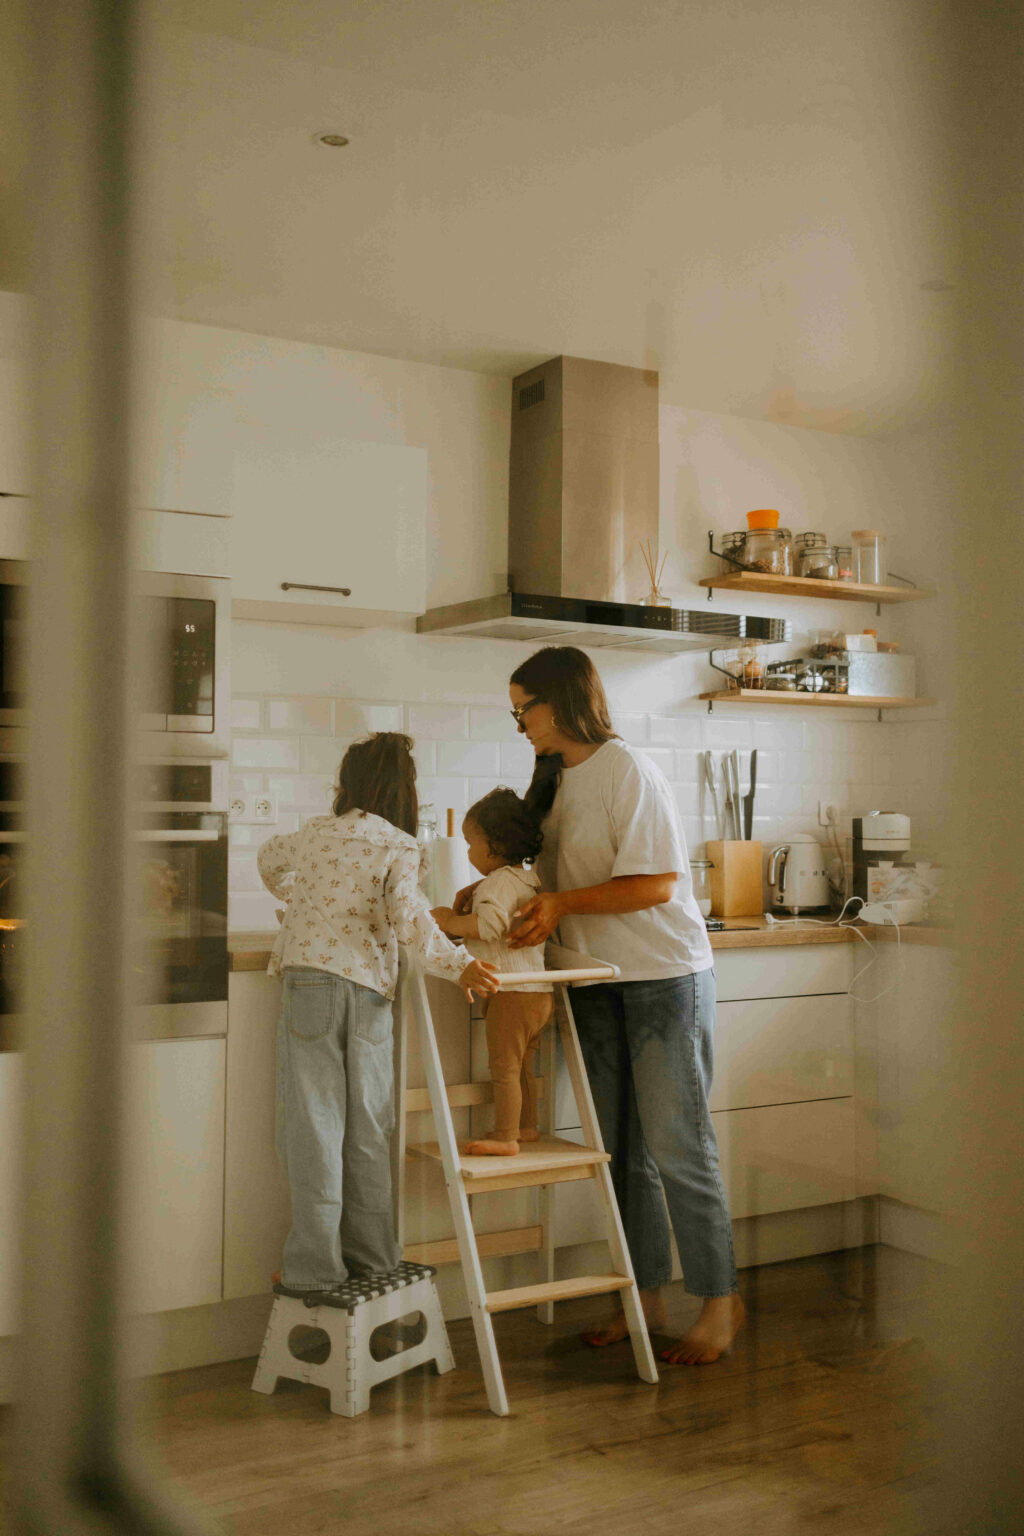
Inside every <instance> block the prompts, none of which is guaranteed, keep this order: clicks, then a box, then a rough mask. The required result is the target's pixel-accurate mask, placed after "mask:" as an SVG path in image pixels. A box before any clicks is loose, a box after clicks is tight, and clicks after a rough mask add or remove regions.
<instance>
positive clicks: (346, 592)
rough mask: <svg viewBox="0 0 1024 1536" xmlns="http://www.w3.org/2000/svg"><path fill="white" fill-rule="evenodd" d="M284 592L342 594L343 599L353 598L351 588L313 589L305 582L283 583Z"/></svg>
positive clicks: (282, 589)
mask: <svg viewBox="0 0 1024 1536" xmlns="http://www.w3.org/2000/svg"><path fill="white" fill-rule="evenodd" d="M281 591H282V592H293V591H294V592H340V593H341V595H342V597H351V596H352V588H351V587H311V586H309V584H308V583H307V582H305V581H282V583H281Z"/></svg>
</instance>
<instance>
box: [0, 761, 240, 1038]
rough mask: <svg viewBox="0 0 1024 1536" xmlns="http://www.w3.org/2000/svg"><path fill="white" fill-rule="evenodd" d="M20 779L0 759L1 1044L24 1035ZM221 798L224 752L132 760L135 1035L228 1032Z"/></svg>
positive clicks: (14, 767) (15, 764) (17, 764)
mask: <svg viewBox="0 0 1024 1536" xmlns="http://www.w3.org/2000/svg"><path fill="white" fill-rule="evenodd" d="M23 780H24V765H23V763H22V762H21V761H20V760H19V759H16V758H11V757H5V758H2V759H0V1050H8V1051H10V1050H20V1049H22V1048H23V1047H24V1043H25V1042H24V1038H23V1034H24V1030H23V1026H22V1018H21V1011H20V1005H21V998H20V990H21V989H20V981H21V970H22V963H23V943H24V938H25V933H24V916H25V913H24V905H23V901H24V879H23V871H22V869H21V860H22V858H23V856H24V853H25V850H26V842H25V838H26V832H25V825H24V783H23ZM227 804H228V764H227V762H226V761H224V760H219V761H212V762H211V761H203V760H193V761H191V762H189V761H186V760H183V759H181V758H178V759H172V758H167V759H164V760H163V761H151V762H146V763H144V764H142V765H141V766H140V768H139V792H138V800H137V809H136V825H135V835H134V845H135V853H136V857H135V878H136V879H137V880H138V882H139V889H140V895H139V900H138V902H137V906H136V910H135V911H134V912H133V917H134V920H135V930H134V943H133V948H132V951H131V961H130V965H131V978H130V979H131V996H132V1000H133V1003H134V1010H133V1026H134V1032H135V1033H136V1034H137V1035H139V1036H140V1037H142V1038H144V1039H172V1040H175V1039H182V1038H184V1037H186V1036H196V1035H223V1034H226V1033H227V1025H228V816H227ZM100 945H101V947H102V935H101V937H100Z"/></svg>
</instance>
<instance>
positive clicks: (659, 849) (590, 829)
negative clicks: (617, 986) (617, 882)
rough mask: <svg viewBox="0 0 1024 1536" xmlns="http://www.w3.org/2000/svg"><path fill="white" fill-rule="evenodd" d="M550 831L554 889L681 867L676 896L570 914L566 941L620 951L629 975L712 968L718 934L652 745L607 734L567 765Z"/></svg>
mask: <svg viewBox="0 0 1024 1536" xmlns="http://www.w3.org/2000/svg"><path fill="white" fill-rule="evenodd" d="M543 832H544V847H543V848H542V850H541V853H540V857H539V859H538V861H537V869H538V871H539V873H540V877H541V884H542V885H543V887H544V889H545V890H549V891H552V890H553V891H570V890H577V889H578V888H579V887H581V886H589V885H603V884H604V882H605V881H606V880H612V879H614V878H615V877H616V876H617V875H663V874H668V873H670V872H671V871H672V870H675V871H676V875H677V879H676V884H675V889H674V891H673V894H672V899H671V901H667V902H665V903H663V904H662V905H661V906H657V907H647V908H645V910H644V911H642V912H622V913H617V914H614V915H601V916H583V917H580V916H568V917H563V918H562V920H561V922H560V923H559V928H558V932H559V937H560V939H561V942H562V943H563V944H564V945H566V946H567V947H568V948H569V949H578V950H581V951H582V952H583V953H584V954H588V955H595V956H597V957H598V958H599V959H601V960H610V961H611V962H612V963H613V964H614V965H617V966H618V967H619V969H620V970H621V972H622V975H621V976H620V978H619V979H620V980H621V981H654V980H660V979H662V978H664V977H671V976H689V975H692V974H693V973H694V972H695V971H706V970H709V969H710V968H711V966H712V965H713V964H714V957H713V956H712V953H711V943H710V940H709V939H708V931H707V928H706V927H705V925H704V919H703V917H702V916H701V914H700V908H699V907H698V906H697V903H696V900H695V899H694V895H693V880H692V878H691V875H690V861H689V859H688V858H687V854H686V843H685V840H684V838H683V833H682V828H681V827H680V825H679V817H678V813H677V810H676V804H675V801H674V800H673V798H672V791H671V789H670V788H669V786H668V781H667V780H666V779H665V777H664V775H663V774H662V773H661V772H660V770H659V769H657V768H656V767H655V766H654V764H653V763H652V762H650V761H649V760H648V759H647V758H646V757H644V756H643V755H642V753H639V752H634V751H633V750H632V748H630V747H628V746H627V745H626V743H625V742H624V741H619V740H617V739H616V740H613V741H606V742H605V743H604V744H603V745H602V746H600V747H599V748H598V750H597V751H596V752H595V753H594V754H593V756H591V757H588V758H587V759H586V760H585V761H584V762H582V763H579V764H578V765H577V766H576V767H575V768H565V769H563V771H562V782H561V783H560V785H559V786H558V790H557V792H556V794H555V799H554V804H553V805H552V807H551V810H550V812H549V814H548V816H547V817H546V818H545V820H544V823H543Z"/></svg>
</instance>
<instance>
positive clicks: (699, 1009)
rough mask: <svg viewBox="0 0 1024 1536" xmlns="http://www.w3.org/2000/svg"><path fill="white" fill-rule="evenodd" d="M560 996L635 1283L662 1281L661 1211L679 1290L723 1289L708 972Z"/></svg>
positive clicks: (725, 1233) (726, 1279)
mask: <svg viewBox="0 0 1024 1536" xmlns="http://www.w3.org/2000/svg"><path fill="white" fill-rule="evenodd" d="M571 1002H572V1011H573V1015H574V1017H575V1019H576V1024H577V1028H578V1030H579V1037H580V1046H581V1048H582V1051H583V1059H584V1061H585V1063H586V1067H587V1075H588V1077H589V1079H590V1089H591V1093H592V1094H593V1098H594V1105H595V1108H596V1110H597V1118H598V1123H599V1125H600V1127H601V1135H602V1137H603V1138H604V1145H605V1151H607V1152H610V1153H611V1159H612V1164H611V1168H612V1178H613V1181H614V1184H615V1193H616V1196H617V1198H618V1202H619V1210H620V1212H621V1214H622V1224H623V1227H624V1228H625V1232H626V1243H627V1245H628V1247H629V1252H630V1257H631V1258H632V1260H633V1268H634V1271H635V1273H636V1280H637V1284H638V1285H639V1286H640V1287H641V1289H643V1290H651V1289H653V1288H654V1287H656V1286H659V1285H664V1283H665V1282H666V1281H667V1280H668V1279H670V1277H671V1273H672V1252H671V1248H670V1246H669V1226H668V1218H670V1219H671V1222H672V1231H673V1232H674V1233H675V1238H676V1244H677V1246H678V1249H679V1257H680V1261H681V1263H682V1266H683V1279H684V1282H685V1284H686V1289H687V1290H688V1291H689V1292H690V1293H691V1294H692V1295H694V1296H728V1295H730V1294H731V1293H732V1292H733V1291H735V1289H736V1261H735V1258H734V1256H733V1246H732V1223H731V1222H730V1219H729V1207H728V1203H727V1201H726V1197H725V1188H724V1186H723V1184H722V1177H721V1174H720V1173H719V1171H718V1143H717V1142H716V1140H715V1131H714V1127H713V1125H712V1123H711V1114H710V1111H709V1110H708V1093H709V1091H710V1089H711V1076H712V1070H713V1066H714V1054H713V1045H712V1035H713V1032H714V1024H715V973H714V971H713V970H707V971H698V972H697V974H696V975H695V976H675V977H671V978H669V979H668V980H664V981H626V982H610V983H608V984H607V985H602V986H597V987H574V988H573V991H572V994H571ZM659 1176H660V1177H659ZM662 1189H664V1199H663V1198H662ZM666 1204H667V1206H668V1218H666V1214H665V1206H666Z"/></svg>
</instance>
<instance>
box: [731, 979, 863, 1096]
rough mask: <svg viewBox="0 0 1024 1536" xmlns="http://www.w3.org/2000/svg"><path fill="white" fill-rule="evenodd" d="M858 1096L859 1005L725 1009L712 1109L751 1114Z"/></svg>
mask: <svg viewBox="0 0 1024 1536" xmlns="http://www.w3.org/2000/svg"><path fill="white" fill-rule="evenodd" d="M852 1092H853V1004H852V1003H851V1001H850V999H849V998H848V997H844V996H834V995H832V996H824V997H787V998H768V999H759V1000H751V1001H748V1002H736V1003H721V1004H720V1005H719V1007H718V1016H717V1021H716V1027H715V1079H714V1085H713V1087H712V1090H711V1108H712V1109H713V1110H716V1109H748V1108H752V1107H755V1106H763V1105H769V1104H794V1103H799V1102H800V1101H801V1100H803V1099H836V1098H845V1097H846V1096H847V1095H849V1094H851V1093H852Z"/></svg>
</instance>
